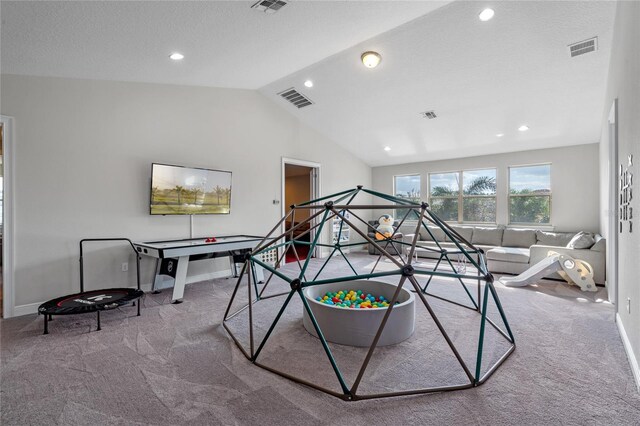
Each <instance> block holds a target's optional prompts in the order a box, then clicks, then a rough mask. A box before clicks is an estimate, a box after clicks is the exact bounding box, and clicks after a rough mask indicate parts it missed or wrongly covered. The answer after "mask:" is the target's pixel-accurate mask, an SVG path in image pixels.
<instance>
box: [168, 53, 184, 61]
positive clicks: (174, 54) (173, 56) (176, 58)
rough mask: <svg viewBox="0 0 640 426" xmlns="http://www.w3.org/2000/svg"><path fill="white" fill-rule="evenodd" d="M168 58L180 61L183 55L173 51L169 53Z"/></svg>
mask: <svg viewBox="0 0 640 426" xmlns="http://www.w3.org/2000/svg"><path fill="white" fill-rule="evenodd" d="M169 58H171V59H173V60H174V61H180V60H182V59H184V55H183V54H182V53H178V52H175V53H172V54H171V55H169Z"/></svg>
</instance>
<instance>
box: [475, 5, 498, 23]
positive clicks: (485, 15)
mask: <svg viewBox="0 0 640 426" xmlns="http://www.w3.org/2000/svg"><path fill="white" fill-rule="evenodd" d="M493 15H495V12H494V11H493V9H489V8H487V9H485V10H483V11H482V12H480V14H479V15H478V18H480V20H481V21H482V22H487V21H488V20H490V19H491V18H493Z"/></svg>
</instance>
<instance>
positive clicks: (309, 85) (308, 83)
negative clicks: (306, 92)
mask: <svg viewBox="0 0 640 426" xmlns="http://www.w3.org/2000/svg"><path fill="white" fill-rule="evenodd" d="M304 87H313V81H311V80H307V81H305V82H304Z"/></svg>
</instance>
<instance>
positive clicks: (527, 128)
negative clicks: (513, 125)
mask: <svg viewBox="0 0 640 426" xmlns="http://www.w3.org/2000/svg"><path fill="white" fill-rule="evenodd" d="M518 130H520V131H521V132H526V131H527V130H529V126H527V125H526V124H523V125H522V126H520V127H518Z"/></svg>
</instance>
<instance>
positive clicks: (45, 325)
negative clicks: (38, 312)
mask: <svg viewBox="0 0 640 426" xmlns="http://www.w3.org/2000/svg"><path fill="white" fill-rule="evenodd" d="M50 316H51V315H47V314H44V333H42V334H49V317H50Z"/></svg>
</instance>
